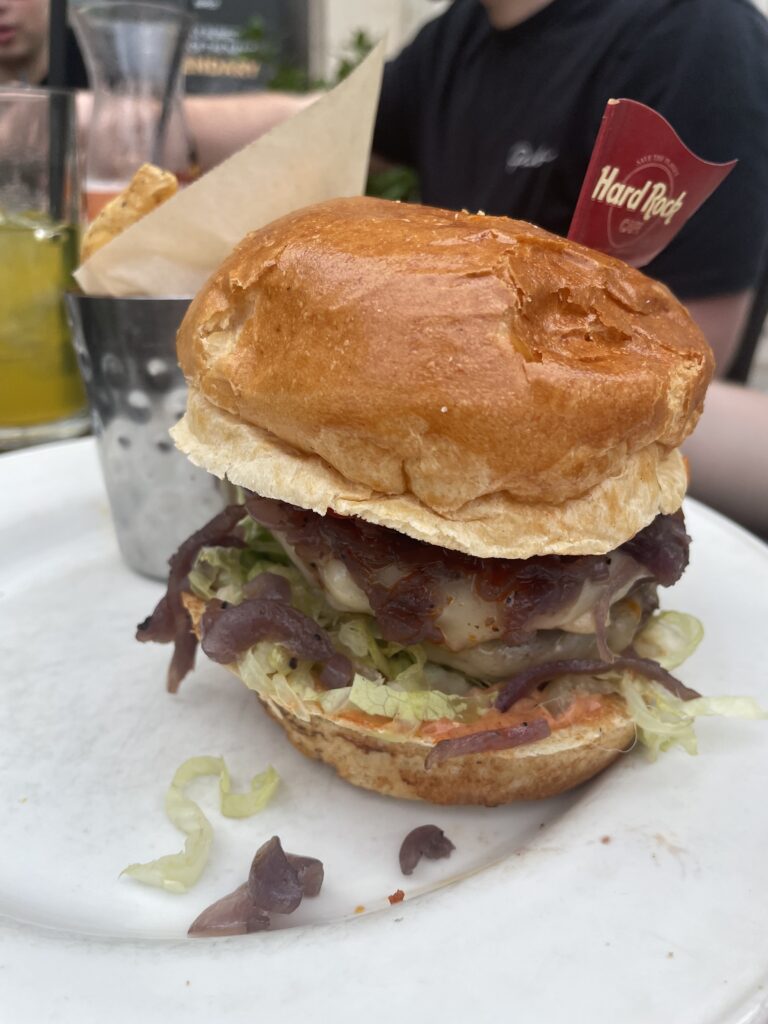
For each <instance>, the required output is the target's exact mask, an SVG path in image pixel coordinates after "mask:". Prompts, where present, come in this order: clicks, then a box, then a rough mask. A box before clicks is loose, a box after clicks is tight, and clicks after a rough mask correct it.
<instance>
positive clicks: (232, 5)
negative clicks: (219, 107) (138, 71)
mask: <svg viewBox="0 0 768 1024" xmlns="http://www.w3.org/2000/svg"><path fill="white" fill-rule="evenodd" d="M310 2H311V0H189V2H188V3H187V4H186V6H187V8H188V9H189V10H191V11H192V13H193V14H194V16H195V26H194V28H193V29H192V33H191V36H190V40H189V43H188V45H187V58H186V62H185V72H186V83H187V91H188V92H191V93H201V92H237V91H241V90H247V89H254V88H263V87H265V86H266V85H267V84H268V82H269V79H270V76H271V74H272V72H273V66H270V64H268V63H265V61H264V60H261V59H259V57H260V55H263V54H264V53H266V52H271V53H273V54H274V55H275V59H276V61H278V62H279V63H280V64H283V65H291V66H295V67H297V68H301V69H304V70H306V67H307V60H308V30H307V19H308V6H309V3H310ZM249 29H250V31H248V30H249ZM259 34H261V39H260V40H259V39H258V36H259Z"/></svg>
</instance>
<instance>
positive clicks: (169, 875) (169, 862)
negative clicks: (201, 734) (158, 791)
mask: <svg viewBox="0 0 768 1024" xmlns="http://www.w3.org/2000/svg"><path fill="white" fill-rule="evenodd" d="M206 775H213V776H216V775H218V777H219V794H220V801H221V812H222V814H224V815H226V816H227V817H230V818H245V817H248V816H249V815H251V814H255V813H256V812H257V811H260V810H262V808H264V807H265V806H266V804H267V803H268V802H269V800H270V799H271V797H272V796H273V794H274V792H275V790H276V788H277V785H278V782H279V776H278V774H277V772H276V771H275V770H274V768H272V767H269V768H267V770H266V771H264V772H261V773H260V774H259V775H256V776H254V778H253V779H252V780H251V788H250V791H249V792H247V793H233V792H232V784H231V780H230V776H229V770H228V768H227V765H226V762H225V761H224V758H223V757H191V758H190V759H189V760H187V761H185V762H184V763H183V764H182V765H180V766H179V768H177V770H176V773H175V774H174V776H173V779H172V781H171V785H170V787H169V788H168V792H167V793H166V795H165V813H166V814H167V815H168V817H169V819H170V820H171V822H172V823H173V824H174V825H175V826H176V828H178V829H179V830H180V831H181V832H183V833H184V834H185V835H186V837H187V838H186V840H185V842H184V849H183V850H181V851H180V852H179V853H169V854H166V855H165V856H163V857H158V858H157V859H156V860H152V861H148V862H147V863H144V864H130V865H129V866H128V867H127V868H125V870H124V871H122V872H121V874H123V875H128V877H129V878H135V879H136V881H137V882H143V883H144V884H145V885H154V886H156V887H157V888H159V889H165V891H166V892H175V893H180V892H186V891H187V890H188V889H189V888H191V886H193V885H194V884H195V882H197V880H198V879H199V878H200V875H201V874H202V873H203V869H204V868H205V865H206V864H207V863H208V855H209V853H210V849H211V843H212V842H213V828H212V827H211V823H210V822H209V821H208V819H207V818H206V816H205V815H204V814H203V812H202V810H201V809H200V807H199V805H198V804H196V803H195V801H194V800H191V799H190V798H189V797H188V796H186V795H185V793H184V789H185V788H186V786H188V785H189V783H191V782H193V781H194V780H195V779H198V778H201V777H202V776H206Z"/></svg>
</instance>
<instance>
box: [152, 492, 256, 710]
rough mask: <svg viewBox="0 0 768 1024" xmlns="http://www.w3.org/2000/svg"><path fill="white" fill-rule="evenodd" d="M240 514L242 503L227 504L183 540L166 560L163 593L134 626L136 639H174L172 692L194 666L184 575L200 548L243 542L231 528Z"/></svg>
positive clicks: (170, 674)
mask: <svg viewBox="0 0 768 1024" xmlns="http://www.w3.org/2000/svg"><path fill="white" fill-rule="evenodd" d="M242 518H243V507H242V505H229V506H228V507H227V508H225V509H224V511H223V512H219V514H218V515H216V516H214V517H213V519H211V520H210V521H209V522H207V523H206V524H205V526H203V527H201V528H200V529H199V530H197V531H196V532H195V533H193V534H192V536H191V537H188V538H187V540H185V541H184V543H183V544H182V545H181V547H180V548H179V549H178V551H177V552H176V553H175V554H174V555H171V557H170V559H169V560H168V564H169V566H170V573H169V574H168V589H167V591H166V593H165V595H164V597H162V598H161V599H160V601H159V602H158V604H157V606H156V608H155V610H154V611H153V612H152V614H151V615H150V616H149V617H148V618H147V619H145V620H144V621H143V622H141V623H139V625H138V627H137V629H136V639H137V640H139V641H140V642H141V643H147V642H148V641H154V642H155V643H159V644H167V643H171V642H173V644H174V651H173V658H172V659H171V664H170V667H169V669H168V681H167V686H168V690H169V691H170V692H171V693H176V691H177V690H178V688H179V684H180V683H181V680H182V679H183V678H184V676H185V675H186V674H187V673H188V672H191V670H192V669H193V668H194V666H195V652H196V650H197V640H196V638H195V634H194V632H193V629H192V620H191V619H190V616H189V612H188V611H187V610H186V608H185V607H184V605H183V604H182V603H181V594H182V591H183V590H184V587H185V585H186V581H187V576H188V575H189V572H190V570H191V569H192V566H193V565H194V564H195V559H196V558H197V555H198V552H199V551H200V549H201V548H204V547H212V546H217V547H230V548H232V547H237V548H242V547H244V546H245V544H244V542H243V539H242V538H241V537H239V536H238V535H237V534H236V533H234V532H233V531H234V529H235V527H236V526H237V524H238V523H239V522H240V520H241V519H242Z"/></svg>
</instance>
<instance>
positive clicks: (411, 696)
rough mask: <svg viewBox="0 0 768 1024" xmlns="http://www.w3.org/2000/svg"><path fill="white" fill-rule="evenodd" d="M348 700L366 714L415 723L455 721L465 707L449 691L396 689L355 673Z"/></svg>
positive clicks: (463, 703) (463, 701)
mask: <svg viewBox="0 0 768 1024" xmlns="http://www.w3.org/2000/svg"><path fill="white" fill-rule="evenodd" d="M349 701H350V703H351V704H353V705H354V706H355V707H357V708H359V709H360V710H361V711H365V712H366V714H369V715H382V716H383V717H384V718H392V719H394V720H396V721H402V722H408V723H411V724H415V725H417V724H419V723H420V722H428V721H435V720H436V719H438V718H448V719H451V720H456V719H458V718H459V717H460V715H461V714H462V712H464V711H466V709H467V702H466V701H465V700H462V698H460V697H455V696H453V695H452V694H448V693H440V691H439V690H410V691H408V690H399V689H396V688H395V686H390V685H387V684H386V683H376V682H372V681H371V680H369V679H364V678H363V677H362V676H355V678H354V681H353V683H352V692H351V693H350V695H349Z"/></svg>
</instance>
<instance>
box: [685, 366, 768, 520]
mask: <svg viewBox="0 0 768 1024" xmlns="http://www.w3.org/2000/svg"><path fill="white" fill-rule="evenodd" d="M683 451H684V453H685V455H687V456H688V459H689V462H690V468H691V486H690V493H691V494H692V495H693V496H694V497H695V498H699V499H700V500H701V501H703V502H705V503H706V504H707V505H711V506H712V507H713V508H716V509H717V510H718V511H720V512H723V513H724V514H725V515H727V516H730V517H731V518H733V519H735V520H737V521H738V522H740V523H742V524H743V525H744V526H746V527H747V528H748V529H750V530H753V531H754V532H755V533H758V534H760V535H762V536H764V537H767V536H768V395H765V394H763V393H762V392H760V391H755V390H753V389H751V388H745V387H742V386H740V385H738V384H725V383H722V382H721V381H715V382H714V383H713V384H712V385H711V386H710V388H709V391H708V392H707V398H706V402H705V406H704V413H703V415H702V417H701V419H700V420H699V423H698V426H697V427H696V430H695V431H694V433H693V436H692V437H690V438H689V439H688V440H687V441H686V442H685V444H684V445H683Z"/></svg>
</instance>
